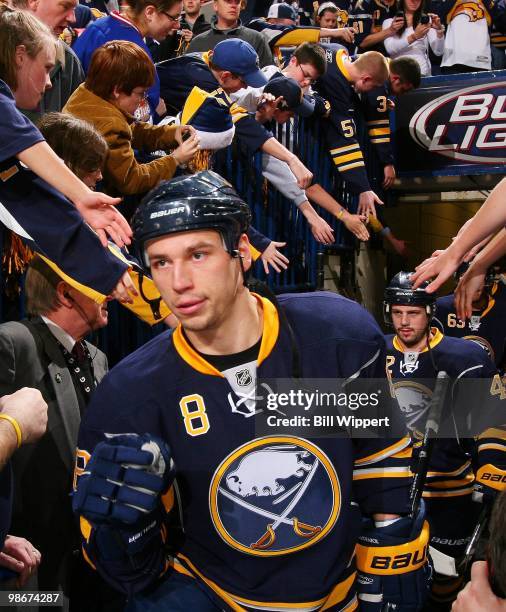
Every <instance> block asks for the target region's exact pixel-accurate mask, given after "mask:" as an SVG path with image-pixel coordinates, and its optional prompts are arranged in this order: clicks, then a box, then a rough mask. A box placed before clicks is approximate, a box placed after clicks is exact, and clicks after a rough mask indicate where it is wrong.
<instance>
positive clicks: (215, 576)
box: [76, 293, 411, 610]
mask: <svg viewBox="0 0 506 612" xmlns="http://www.w3.org/2000/svg"><path fill="white" fill-rule="evenodd" d="M256 299H258V300H261V304H262V308H263V334H262V340H261V344H260V349H259V354H258V358H257V361H256V363H254V364H253V366H252V365H251V364H249V365H248V366H247V367H246V366H245V367H244V368H242V369H241V370H240V371H237V380H236V384H234V385H231V384H230V382H229V381H228V380H227V378H226V376H224V375H223V374H222V373H221V372H220V371H218V370H216V369H215V368H214V367H213V366H212V365H211V364H210V363H209V362H208V361H206V360H205V359H204V357H203V356H202V355H201V354H199V353H197V352H196V351H195V350H194V349H193V348H192V346H191V345H190V343H189V342H188V341H187V339H186V337H185V335H184V333H183V331H182V329H181V327H179V328H177V329H176V331H175V332H174V333H173V334H171V333H170V332H169V333H165V334H162V335H160V336H158V337H157V338H155V339H154V340H152V341H151V342H149V343H148V344H146V345H144V346H143V347H141V348H140V349H139V350H137V351H136V352H135V353H133V354H132V355H130V356H129V357H127V358H126V359H125V360H123V361H122V362H121V363H120V364H119V365H117V366H116V367H115V368H114V369H113V370H112V371H111V372H110V374H109V375H108V376H107V377H106V378H105V379H104V382H103V384H101V385H100V387H99V388H98V389H97V390H96V392H95V395H94V397H93V399H92V402H91V404H90V407H89V408H88V410H87V413H86V415H85V417H84V419H83V423H82V426H81V431H80V435H79V449H78V453H77V468H76V472H77V477H79V474H81V473H82V472H83V471H84V470H85V464H86V461H87V459H88V458H89V457H90V455H91V453H92V452H93V448H94V447H95V446H96V444H97V443H98V442H100V441H102V440H104V437H106V436H108V435H111V434H117V433H139V434H144V433H148V434H151V435H153V436H157V437H161V438H163V439H165V440H166V441H167V442H168V444H169V446H170V448H171V453H172V458H173V460H174V464H175V466H176V473H177V475H176V479H177V489H178V492H179V497H180V502H181V503H180V506H181V513H182V523H183V528H184V533H185V539H184V542H183V544H182V545H181V546H180V547H179V549H178V550H177V551H176V556H175V559H174V561H173V563H172V569H171V570H168V573H167V575H169V574H170V572H171V571H172V572H181V573H184V574H186V575H191V576H194V577H195V578H196V579H197V580H199V582H200V583H201V585H202V586H203V587H204V588H205V589H209V590H210V591H212V593H213V596H215V597H218V598H219V600H220V607H222V608H224V609H227V610H228V609H233V610H242V609H244V607H247V608H248V609H250V608H252V609H262V610H265V609H270V610H278V609H282V610H299V609H304V610H320V609H321V610H324V609H329V610H330V609H337V608H334V606H336V605H338V604H339V605H341V604H342V606H346V605H348V604H350V605H351V606H352V607H353V605H354V603H353V602H354V598H355V595H354V580H355V566H354V549H355V544H356V541H357V536H358V534H359V531H360V528H361V513H363V514H364V515H371V514H373V513H376V512H381V513H406V512H407V510H408V491H409V485H410V482H411V473H410V470H409V462H410V458H411V445H410V438H409V436H407V435H405V434H404V432H405V431H406V429H405V426H404V425H403V423H402V418H401V417H400V413H399V412H398V409H397V406H396V405H395V404H392V396H391V394H390V388H389V385H388V381H387V378H386V376H385V345H384V338H383V335H382V334H381V331H380V330H379V328H378V327H377V325H376V323H375V322H374V320H373V319H372V317H371V316H370V315H369V314H368V313H367V312H366V311H365V310H363V309H362V308H361V307H360V306H358V305H357V304H356V303H354V302H351V301H349V300H346V299H345V298H342V297H340V296H337V295H335V294H330V293H329V294H326V293H315V294H301V295H290V296H280V299H279V301H280V304H281V306H280V307H281V308H282V309H283V311H284V313H285V314H286V317H287V319H288V320H289V322H290V325H291V327H292V329H293V330H294V333H295V338H296V344H297V346H298V350H299V354H300V362H301V369H302V373H303V376H304V378H327V379H328V378H340V379H349V378H351V377H354V378H353V380H354V381H356V380H357V379H361V378H363V379H368V378H372V379H374V380H375V381H376V380H379V381H380V382H381V384H383V383H384V388H383V393H382V395H381V397H382V398H384V399H382V402H383V404H384V407H385V409H386V410H393V412H392V413H391V418H392V419H393V420H397V422H398V423H399V425H400V428H399V429H398V431H402V432H403V433H402V435H399V436H397V437H392V438H388V439H386V438H378V439H371V438H362V439H352V438H351V437H346V438H337V437H327V438H323V437H321V438H311V439H306V438H304V437H302V436H299V435H297V436H296V435H279V434H276V433H275V432H273V434H272V435H263V436H261V437H259V436H257V435H256V433H255V419H254V418H252V415H253V413H254V412H255V411H254V410H251V411H248V410H247V409H246V408H244V405H243V409H242V410H238V409H237V406H238V404H239V402H238V401H237V395H235V396H233V394H234V393H235V391H234V387H237V385H239V386H240V385H241V384H242V385H244V386H248V385H249V383H250V381H251V377H254V376H257V377H258V378H262V379H266V378H271V379H272V378H292V360H293V342H292V338H291V336H290V334H289V332H288V329H287V325H286V323H285V322H284V321H282V320H281V319H280V317H279V314H278V311H277V310H276V308H275V307H274V306H273V304H272V303H271V302H269V301H268V300H266V299H263V298H259V297H258V296H256ZM246 370H248V371H246ZM365 382H367V381H365ZM231 395H232V396H233V397H232V396H231ZM231 399H233V400H234V401H230V400H231ZM173 499H174V495H172V493H171V491H168V492H167V494H165V495H162V497H161V504H162V503H163V504H164V505H165V509H166V510H169V509H170V508H171V506H172V503H173ZM81 524H82V525H83V533H84V534H85V541H84V549H85V551H86V554H87V555H88V557H89V558H90V560H91V562H92V563H93V564H94V565H95V567H97V568H98V569H99V571H100V572H101V573H102V574H103V575H104V577H106V578H107V579H108V580H109V581H110V582H112V583H113V584H114V585H115V586H116V587H118V588H120V589H122V590H126V591H129V592H130V593H132V592H135V591H138V590H142V589H144V588H145V587H146V586H148V585H149V584H150V583H152V582H154V581H156V580H157V578H158V577H159V576H160V575H161V574H163V572H164V570H166V569H167V568H166V567H164V558H163V555H162V556H161V555H160V554H157V551H159V550H161V549H163V547H164V542H163V540H164V539H165V538H167V537H168V538H169V539H170V534H169V535H168V536H167V531H166V529H165V526H164V525H162V526H161V529H160V534H158V535H156V537H155V536H153V537H150V538H149V541H147V542H146V545H145V549H144V550H143V551H141V553H139V555H138V556H137V557H136V559H135V563H132V562H131V559H126V560H125V561H124V562H120V561H119V560H118V558H120V557H121V555H119V557H117V558H115V559H114V560H111V559H108V558H105V557H103V556H102V557H101V556H100V555H99V553H98V551H97V548H94V536H93V533H94V531H95V530H96V528H97V526H96V525H93V524H91V523H88V522H87V521H85V520H84V519H81ZM101 528H102V527H101ZM140 538H141V539H142V534H141V536H140ZM163 579H164V578H162V580H163ZM168 579H169V580H170V578H168ZM350 609H351V608H350Z"/></svg>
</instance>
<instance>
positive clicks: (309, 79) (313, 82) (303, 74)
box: [299, 64, 318, 85]
mask: <svg viewBox="0 0 506 612" xmlns="http://www.w3.org/2000/svg"><path fill="white" fill-rule="evenodd" d="M299 68H300V71H301V73H302V76H303V77H304V79H305V80H306V81H308V82H309V84H310V85H314V84H315V83H316V81H317V80H318V79H314V78H313V77H312V76H311V75H310V74H307V72H304V68H303V67H302V64H299Z"/></svg>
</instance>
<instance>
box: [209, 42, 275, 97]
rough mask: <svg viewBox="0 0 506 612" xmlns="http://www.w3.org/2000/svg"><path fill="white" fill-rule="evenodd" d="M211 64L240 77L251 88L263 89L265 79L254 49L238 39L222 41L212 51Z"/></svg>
mask: <svg viewBox="0 0 506 612" xmlns="http://www.w3.org/2000/svg"><path fill="white" fill-rule="evenodd" d="M212 62H213V64H216V66H219V67H220V68H223V70H229V71H230V72H233V73H234V74H237V75H238V76H240V77H241V78H242V79H243V80H244V81H245V83H246V84H247V85H250V86H251V87H263V85H265V84H266V83H267V78H266V77H265V75H264V74H263V72H262V71H261V70H260V68H259V64H258V55H257V52H256V51H255V49H253V47H252V46H251V45H250V44H249V43H248V42H246V41H245V40H240V39H239V38H227V40H222V41H221V42H219V43H218V44H217V45H216V47H214V49H213V57H212Z"/></svg>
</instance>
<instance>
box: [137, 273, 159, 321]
mask: <svg viewBox="0 0 506 612" xmlns="http://www.w3.org/2000/svg"><path fill="white" fill-rule="evenodd" d="M143 282H144V272H143V271H142V270H140V271H139V293H140V294H141V298H142V299H143V300H144V301H145V302H146V303H147V304H149V307H150V308H151V312H152V313H153V317H154V319H155V320H156V321H159V320H160V319H161V318H162V315H161V314H160V303H161V301H162V296H160V297H157V298H155V299H151V298H148V296H147V295H146V294H145V293H144V290H143V288H142V283H143Z"/></svg>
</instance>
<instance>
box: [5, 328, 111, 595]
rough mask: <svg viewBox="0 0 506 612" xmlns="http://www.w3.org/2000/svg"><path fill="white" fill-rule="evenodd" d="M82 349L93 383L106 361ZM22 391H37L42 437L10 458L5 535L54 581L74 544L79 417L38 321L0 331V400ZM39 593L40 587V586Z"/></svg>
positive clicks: (63, 370) (69, 383)
mask: <svg viewBox="0 0 506 612" xmlns="http://www.w3.org/2000/svg"><path fill="white" fill-rule="evenodd" d="M87 344H88V348H89V350H90V355H92V358H93V371H94V377H95V379H96V380H97V382H98V381H100V380H101V379H102V378H103V377H104V375H105V374H106V372H107V358H106V356H105V355H104V353H102V351H100V350H98V349H97V348H96V347H95V346H93V345H91V344H89V343H87ZM22 387H35V388H36V389H39V390H40V392H41V393H42V395H43V396H44V399H45V400H46V402H47V403H48V426H47V431H46V433H45V434H44V436H42V438H40V440H38V441H37V442H36V443H34V444H27V445H24V446H23V447H22V448H20V449H19V450H18V451H17V452H16V453H15V455H14V457H13V461H12V462H13V468H14V511H13V523H12V528H11V531H10V532H11V533H14V534H15V535H19V536H22V537H25V538H27V539H28V540H30V541H31V542H32V543H33V544H34V545H35V546H36V547H37V548H39V550H41V552H42V555H43V559H44V562H43V566H44V567H43V566H41V568H40V569H41V571H39V579H40V578H42V577H43V576H44V575H54V576H56V575H57V574H58V572H59V570H60V567H59V566H60V565H61V561H62V560H63V557H64V556H65V555H66V554H68V552H70V551H71V547H72V546H74V545H77V544H78V533H77V530H76V528H75V523H74V518H73V516H72V509H71V502H70V498H69V494H70V492H71V487H72V475H73V469H74V455H75V448H76V444H77V434H78V430H79V424H80V412H79V403H78V399H77V395H76V392H75V389H74V383H73V380H72V377H71V374H70V371H69V369H68V367H67V363H66V361H65V358H64V356H63V353H62V351H61V349H60V347H59V345H58V343H57V341H56V339H55V337H54V336H53V334H52V333H51V332H50V331H49V328H48V327H47V325H46V324H45V323H44V321H43V320H42V319H41V318H39V317H36V318H34V319H32V320H30V321H26V322H25V323H19V322H16V321H11V322H8V323H3V324H1V325H0V395H5V394H8V393H13V392H14V391H17V390H18V389H21V388H22ZM41 588H42V585H41Z"/></svg>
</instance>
